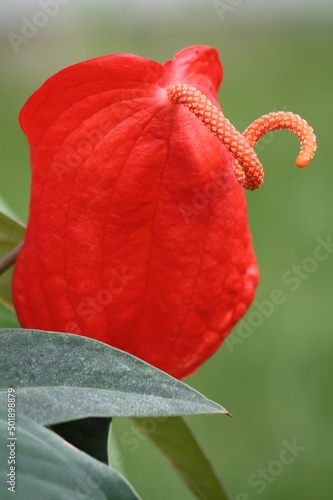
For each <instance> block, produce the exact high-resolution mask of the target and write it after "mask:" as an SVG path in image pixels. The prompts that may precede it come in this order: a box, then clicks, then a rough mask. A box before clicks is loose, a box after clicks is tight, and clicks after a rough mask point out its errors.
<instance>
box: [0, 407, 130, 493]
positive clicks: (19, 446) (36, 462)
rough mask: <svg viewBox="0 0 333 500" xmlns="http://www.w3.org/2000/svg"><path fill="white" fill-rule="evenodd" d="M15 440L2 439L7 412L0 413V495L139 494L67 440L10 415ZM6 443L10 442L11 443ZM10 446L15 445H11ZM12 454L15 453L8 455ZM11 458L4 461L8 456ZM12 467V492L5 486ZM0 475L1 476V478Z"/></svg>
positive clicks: (6, 432) (115, 474)
mask: <svg viewBox="0 0 333 500" xmlns="http://www.w3.org/2000/svg"><path fill="white" fill-rule="evenodd" d="M16 417H17V418H16V437H17V440H13V439H7V437H8V429H7V416H6V415H5V413H4V410H3V409H2V411H1V414H0V436H1V437H0V443H1V446H0V463H1V467H0V469H1V474H2V479H1V481H0V498H3V499H5V498H12V497H11V495H13V498H15V500H28V499H29V500H30V499H31V500H32V499H33V500H46V499H47V500H60V499H61V500H78V499H79V498H93V499H94V500H109V499H112V500H116V499H117V500H135V499H138V498H139V496H138V495H137V494H136V493H135V491H134V490H133V489H132V487H131V486H130V484H129V483H128V482H127V481H126V480H125V479H124V478H123V477H122V476H121V475H120V474H119V473H117V472H116V471H114V470H113V469H112V468H111V467H108V466H106V465H105V464H103V463H101V462H99V461H98V460H95V459H93V458H91V457H89V456H88V455H86V454H85V453H83V452H81V451H79V450H76V449H75V448H73V447H72V446H71V445H69V444H67V443H66V442H65V441H64V440H63V439H61V438H60V437H59V436H57V435H56V434H55V433H54V432H51V431H50V430H48V429H45V428H44V427H42V426H41V425H39V424H37V423H36V422H34V421H32V420H30V419H29V418H27V417H24V416H23V415H20V414H16ZM9 443H13V444H14V446H13V445H12V448H11V451H12V453H11V455H9V453H10V448H9V447H8V444H9ZM14 447H15V449H14ZM13 453H14V454H15V457H14V455H13ZM9 456H10V457H11V459H13V457H14V459H15V463H14V464H8V457H9ZM10 465H12V466H15V493H13V492H12V491H8V488H9V487H10V486H11V484H8V483H7V481H8V480H9V479H10V478H9V479H8V476H6V474H9V472H10V470H9V467H10ZM4 478H5V479H4Z"/></svg>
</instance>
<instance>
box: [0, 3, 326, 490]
mask: <svg viewBox="0 0 333 500" xmlns="http://www.w3.org/2000/svg"><path fill="white" fill-rule="evenodd" d="M42 3H43V1H39V2H37V1H33V0H31V1H25V2H23V1H21V2H19V1H17V2H7V4H8V5H6V3H5V2H4V3H2V4H1V6H0V18H1V21H0V29H1V35H0V36H1V38H0V55H1V62H2V63H1V66H2V71H1V80H0V91H1V113H0V120H1V132H2V133H1V137H0V141H1V163H2V167H1V172H0V176H1V177H0V185H1V194H2V197H3V202H5V203H7V204H8V205H10V207H11V208H12V209H13V211H14V212H15V213H16V214H17V216H18V217H19V218H20V219H21V220H22V221H24V222H26V220H27V213H28V204H29V182H30V172H29V152H28V147H27V143H26V139H25V137H24V136H23V133H22V132H21V130H20V128H19V125H18V121H17V116H18V113H19V110H20V108H21V107H22V105H23V104H24V102H25V100H26V99H27V98H28V96H29V95H30V94H31V93H32V92H33V91H34V90H35V89H36V88H37V87H38V86H39V85H41V83H42V82H43V81H44V80H45V79H46V78H47V77H48V76H50V75H51V74H53V73H55V72H56V71H58V70H59V69H61V68H63V67H65V66H67V65H69V64H73V63H76V62H78V61H80V60H84V59H88V58H90V57H95V56H99V55H103V54H107V53H113V52H131V53H135V54H139V55H142V56H145V57H147V58H152V59H155V60H157V61H160V62H163V61H165V60H166V59H169V58H172V57H173V55H174V54H175V53H176V52H177V51H178V50H180V49H181V48H183V47H186V46H188V45H193V44H207V45H213V46H215V47H217V48H218V50H219V52H220V56H221V59H222V62H223V66H224V72H225V73H224V81H223V85H222V88H221V90H220V93H219V97H220V103H221V106H222V108H223V110H224V113H225V114H226V116H227V117H228V118H229V119H230V121H231V122H232V123H233V124H234V125H235V126H236V127H237V128H238V129H239V130H243V129H244V128H245V127H246V126H247V125H248V124H249V123H250V122H252V121H253V120H254V119H255V118H257V117H258V116H260V115H261V114H264V113H268V112H270V111H273V110H278V109H281V110H290V111H294V112H296V113H299V114H300V115H301V116H302V117H304V118H305V119H307V120H308V121H309V123H310V124H311V125H312V126H313V128H314V130H315V132H316V134H317V138H318V151H317V154H316V157H315V159H314V160H313V162H312V164H311V165H310V166H309V167H308V168H306V169H304V170H302V171H301V170H298V169H297V168H296V167H295V166H294V160H295V158H296V156H297V152H298V148H299V144H298V140H297V138H296V137H295V136H294V135H293V134H291V133H290V132H285V131H280V132H275V133H274V134H272V135H270V136H269V137H268V138H267V139H266V141H262V142H261V143H259V147H258V154H259V157H260V159H261V160H262V162H263V165H264V168H265V173H266V178H265V184H264V185H263V186H262V188H261V189H260V190H259V191H256V192H252V193H248V194H247V199H248V207H249V220H250V226H251V230H252V235H253V240H254V246H255V249H256V254H257V258H258V261H259V267H260V272H261V281H260V285H259V288H258V292H257V302H256V303H255V304H254V305H253V306H252V308H251V309H250V310H249V311H248V314H247V316H246V317H245V318H244V319H243V320H242V322H241V323H240V324H239V325H238V326H236V328H235V329H234V332H233V334H232V336H231V337H229V341H227V342H225V343H224V345H223V346H222V348H221V349H220V350H219V351H218V352H217V353H216V354H215V355H214V356H213V357H212V358H211V359H210V360H209V361H208V362H207V363H206V364H205V365H203V366H202V367H201V368H200V370H199V372H198V373H197V374H196V375H194V376H193V377H191V378H189V379H187V383H189V384H190V385H191V386H193V387H195V388H196V389H198V390H200V391H201V392H203V393H204V394H205V395H206V396H208V397H209V398H211V399H214V400H216V401H217V402H219V403H221V404H222V405H224V406H225V407H226V408H227V409H228V410H229V411H231V412H232V413H233V414H234V415H235V418H234V419H230V418H227V417H222V416H218V415H216V416H214V415H213V416H202V417H192V418H191V419H190V423H191V425H192V427H193V429H194V430H195V431H196V432H197V434H198V436H199V439H200V441H201V443H202V444H203V446H204V448H205V450H206V452H207V454H208V455H209V456H210V457H211V459H212V461H213V463H214V464H215V467H216V469H217V471H218V473H219V475H220V476H221V478H222V479H223V481H224V482H225V484H226V486H227V488H228V490H229V492H230V494H231V497H232V498H233V499H236V500H248V499H251V500H254V499H256V498H259V497H260V498H261V499H268V500H280V499H281V498H286V499H321V500H326V499H327V500H329V499H331V498H332V494H333V493H332V492H333V486H332V481H331V476H330V475H331V472H332V465H333V441H332V430H333V429H332V427H333V418H332V417H333V400H332V389H331V387H332V377H333V364H332V354H333V336H332V330H333V328H332V324H333V321H332V320H333V308H332V298H333V293H332V277H333V273H332V271H333V255H331V254H329V257H328V258H327V260H325V261H322V262H317V265H316V263H314V261H313V259H309V258H310V257H313V252H314V250H315V248H316V246H317V245H318V241H317V238H320V237H321V238H323V239H324V240H325V241H326V240H327V238H328V237H330V238H333V227H332V226H333V224H332V213H333V210H332V209H333V196H332V190H333V189H332V187H333V171H332V165H331V162H332V154H331V153H330V150H329V148H330V147H331V145H332V119H331V115H330V114H329V113H330V110H332V103H333V97H332V94H333V67H332V62H333V57H332V56H333V9H332V5H330V4H331V2H327V3H325V2H324V1H323V2H320V1H317V2H316V1H308V2H297V1H295V2H292V5H290V2H289V3H287V2H266V3H265V2H260V1H251V0H243V1H235V0H229V1H228V0H226V1H219V2H218V1H215V2H213V1H212V2H211V1H203V0H202V1H197V2H195V1H185V0H178V1H177V2H171V1H169V2H167V1H155V2H154V1H151V2H148V1H139V0H137V1H134V0H132V1H125V2H120V1H114V2H103V1H99V0H98V1H90V2H88V1H86V2H84V1H79V0H69V1H67V2H65V1H63V0H62V2H61V4H62V5H60V2H59V5H58V6H59V12H58V13H57V14H56V15H54V16H53V17H50V18H49V20H48V22H47V23H46V25H45V26H44V27H40V28H38V32H37V33H36V34H35V35H34V36H33V37H31V38H30V39H29V40H27V43H22V44H20V45H19V46H18V51H17V53H15V51H14V49H13V46H12V45H11V43H10V40H9V38H8V33H9V32H13V33H16V34H18V35H21V29H22V26H23V23H24V19H23V18H24V16H26V17H27V18H28V19H32V17H33V16H34V14H35V13H36V12H37V11H39V10H41V7H40V5H41V4H42ZM45 3H46V0H45ZM9 4H10V5H9ZM1 11H2V12H1ZM311 263H312V264H311ZM294 265H296V266H297V265H299V266H301V272H302V273H303V275H302V278H299V282H298V286H297V289H295V290H292V284H291V283H287V280H286V279H285V278H286V276H287V277H290V276H292V274H293V273H294V269H295V268H293V266H294ZM286 273H287V274H286ZM284 277H285V278H284ZM274 289H280V290H281V291H282V294H283V297H284V302H283V304H280V305H276V306H275V307H274V310H272V311H271V312H270V314H267V317H264V316H263V314H262V313H261V312H260V304H261V303H262V302H263V301H265V300H268V299H269V298H270V295H271V293H272V291H273V290H274ZM254 311H256V312H257V315H253V314H252V313H253V312H254ZM0 314H1V322H0V326H2V327H3V326H17V322H16V319H15V317H14V316H13V315H12V314H10V313H7V312H6V311H5V310H4V309H1V310H0ZM251 314H252V316H251ZM255 317H256V318H257V319H258V318H259V320H258V323H259V324H258V326H256V327H251V326H249V325H251V322H252V320H253V321H254V319H253V318H255ZM251 318H252V319H251ZM260 318H261V319H260ZM245 330H246V331H247V332H250V333H248V334H247V338H244V334H243V338H242V337H241V335H242V332H244V331H245ZM131 426H132V424H131V422H129V421H127V420H123V421H122V420H118V421H116V422H115V425H114V431H115V441H114V445H115V446H117V447H118V448H119V450H120V452H121V456H122V460H121V462H122V463H121V466H120V469H121V470H122V471H123V473H125V475H126V476H127V477H128V478H129V480H130V481H131V482H133V484H134V486H135V487H136V488H137V490H138V492H139V493H140V494H141V495H142V497H143V498H144V499H147V500H155V499H157V498H158V499H159V500H169V499H170V498H175V499H181V500H190V499H191V498H193V496H192V494H191V493H189V492H188V491H187V489H186V488H185V487H184V486H183V485H182V483H181V482H180V480H179V479H178V478H177V477H176V475H175V474H174V472H173V470H172V469H171V467H170V466H169V465H168V464H167V463H166V462H165V461H164V459H163V457H161V456H160V455H159V454H158V452H157V451H155V449H153V448H152V447H151V446H150V445H149V444H148V443H147V442H142V443H141V444H140V446H139V448H138V449H137V450H136V451H135V452H131V450H130V449H129V447H128V446H126V443H125V440H124V439H123V438H124V435H125V433H126V432H128V431H130V429H131ZM294 440H296V442H297V445H298V446H300V447H302V451H300V452H299V453H298V455H299V456H297V457H295V460H294V461H293V462H292V463H290V464H285V465H282V468H281V466H279V465H277V461H278V462H279V460H280V459H279V456H280V453H281V451H282V450H283V449H284V447H285V442H286V441H287V442H288V443H290V445H291V444H292V443H293V441H294ZM296 454H297V453H296ZM259 469H266V470H267V471H268V472H267V473H268V479H266V480H263V483H260V484H261V485H262V487H259V485H258V484H257V486H253V484H255V482H253V481H254V480H255V479H258V473H259V472H258V471H259ZM251 478H252V483H251ZM261 490H264V491H262V492H261ZM212 500H214V499H212Z"/></svg>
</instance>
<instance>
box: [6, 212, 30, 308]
mask: <svg viewBox="0 0 333 500" xmlns="http://www.w3.org/2000/svg"><path fill="white" fill-rule="evenodd" d="M24 231H25V229H24V226H23V225H22V224H20V223H19V222H17V221H16V220H14V219H11V218H10V217H8V215H5V214H4V213H2V212H0V260H1V259H2V258H3V257H5V255H7V254H8V253H9V252H10V251H11V250H13V248H15V247H16V246H17V245H18V244H19V243H20V242H21V241H23V239H24ZM12 276H13V268H12V267H11V268H10V269H8V270H7V271H5V272H4V273H3V274H1V275H0V304H3V305H4V306H5V307H6V308H7V309H9V310H10V311H12V312H14V306H13V299H12V292H11V287H12Z"/></svg>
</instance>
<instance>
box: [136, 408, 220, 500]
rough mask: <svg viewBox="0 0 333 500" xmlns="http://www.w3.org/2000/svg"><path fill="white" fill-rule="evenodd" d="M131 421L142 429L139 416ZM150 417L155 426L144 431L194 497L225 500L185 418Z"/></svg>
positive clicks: (218, 483) (217, 481)
mask: <svg viewBox="0 0 333 500" xmlns="http://www.w3.org/2000/svg"><path fill="white" fill-rule="evenodd" d="M133 421H134V422H135V423H136V425H138V426H139V427H140V429H141V432H142V429H143V428H144V425H141V424H142V422H143V419H139V418H135V419H133ZM154 421H155V423H156V424H157V425H156V429H155V430H154V432H150V433H147V435H148V436H149V438H150V439H151V440H152V442H153V443H154V444H155V445H156V446H157V447H158V448H159V449H160V451H161V452H162V453H163V455H164V456H165V457H166V458H167V459H168V460H169V461H170V462H171V464H172V465H173V466H174V468H175V469H176V471H177V472H178V474H179V475H180V477H181V478H182V480H183V481H184V482H185V483H186V484H187V486H188V487H189V488H190V490H191V491H192V492H193V493H194V494H195V497H196V498H199V499H201V500H212V499H213V498H216V499H219V500H228V498H229V497H228V495H227V493H226V491H225V489H224V487H223V485H222V483H221V481H220V479H219V478H218V476H217V474H216V472H215V470H214V469H213V467H212V465H211V463H210V462H209V460H208V458H207V457H206V455H205V454H204V452H203V450H202V449H201V447H200V445H199V443H198V441H197V440H196V438H195V436H194V434H193V432H192V430H191V429H190V427H189V425H188V424H187V422H186V421H185V420H184V419H183V418H181V417H170V418H168V419H166V420H165V419H163V420H162V419H161V420H160V419H158V418H157V419H154Z"/></svg>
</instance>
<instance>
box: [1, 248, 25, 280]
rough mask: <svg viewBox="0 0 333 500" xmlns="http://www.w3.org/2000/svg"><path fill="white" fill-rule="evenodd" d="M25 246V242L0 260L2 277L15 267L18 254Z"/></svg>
mask: <svg viewBox="0 0 333 500" xmlns="http://www.w3.org/2000/svg"><path fill="white" fill-rule="evenodd" d="M22 246H23V241H21V243H19V244H18V245H17V246H16V247H14V248H13V250H11V251H10V252H9V253H7V255H5V256H4V258H3V259H1V260H0V275H1V274H3V273H4V272H5V271H7V269H9V268H10V267H11V266H13V265H14V264H15V262H16V259H17V257H18V254H19V253H20V250H21V248H22Z"/></svg>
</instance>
